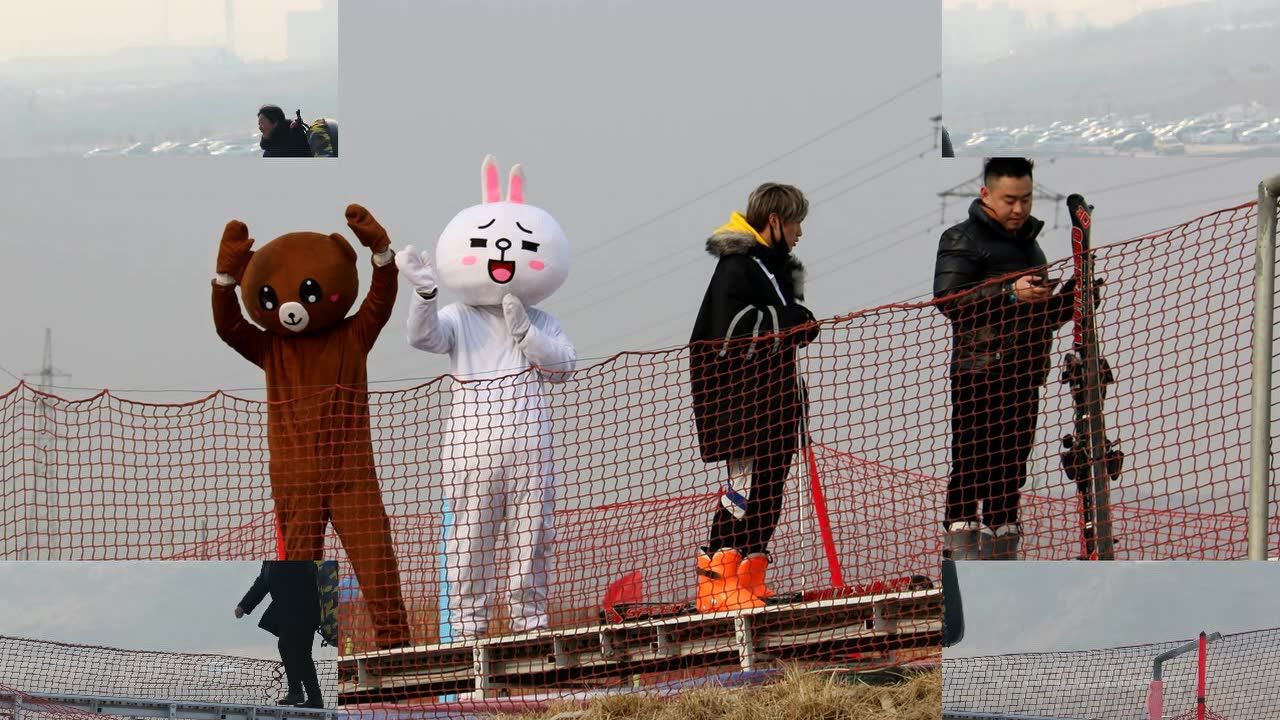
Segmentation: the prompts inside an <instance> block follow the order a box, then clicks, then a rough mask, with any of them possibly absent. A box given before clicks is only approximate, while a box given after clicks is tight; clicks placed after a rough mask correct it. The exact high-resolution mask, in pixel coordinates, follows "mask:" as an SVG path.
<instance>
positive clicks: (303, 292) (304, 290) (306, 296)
mask: <svg viewBox="0 0 1280 720" xmlns="http://www.w3.org/2000/svg"><path fill="white" fill-rule="evenodd" d="M298 296H299V297H301V298H302V302H304V303H307V304H308V305H313V304H315V303H318V302H320V298H321V296H322V293H321V292H320V283H318V282H316V281H315V280H312V279H311V278H307V279H306V280H303V281H302V285H301V286H300V287H299V288H298Z"/></svg>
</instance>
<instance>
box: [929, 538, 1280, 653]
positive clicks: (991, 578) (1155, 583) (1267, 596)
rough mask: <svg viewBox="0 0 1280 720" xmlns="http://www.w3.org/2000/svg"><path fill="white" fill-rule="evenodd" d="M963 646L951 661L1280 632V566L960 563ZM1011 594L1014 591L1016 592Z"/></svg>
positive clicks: (953, 649)
mask: <svg viewBox="0 0 1280 720" xmlns="http://www.w3.org/2000/svg"><path fill="white" fill-rule="evenodd" d="M957 567H958V575H959V577H960V587H961V597H962V598H963V601H964V621H965V633H964V640H963V641H961V642H960V643H959V644H957V645H955V646H953V647H950V648H946V650H945V651H944V654H945V656H946V657H948V658H950V657H967V656H971V655H996V654H1006V653H1020V652H1056V651H1062V650H1085V649H1090V648H1107V647H1117V646H1121V645H1140V644H1147V643H1159V642H1167V641H1171V640H1185V639H1188V638H1193V637H1195V636H1196V635H1197V634H1198V633H1199V632H1200V631H1201V630H1204V631H1206V632H1221V633H1223V634H1227V633H1234V632H1244V631H1248V630H1262V629H1266V628H1274V627H1280V609H1278V608H1277V605H1276V597H1277V595H1280V563H1274V562H1181V561H1179V562H1120V563H1108V562H1021V563H1000V562H977V563H974V562H966V563H958V565H957ZM1010 588H1016V589H1017V590H1016V592H1015V591H1010Z"/></svg>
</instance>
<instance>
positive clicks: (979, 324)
mask: <svg viewBox="0 0 1280 720" xmlns="http://www.w3.org/2000/svg"><path fill="white" fill-rule="evenodd" d="M1031 171H1032V163H1031V161H1030V160H1027V159H1026V158H990V159H988V160H987V161H986V163H985V165H984V167H983V186H982V190H981V197H979V198H978V199H976V200H974V201H973V204H971V205H970V206H969V217H968V219H966V220H965V221H964V222H961V223H959V224H957V225H954V226H952V227H950V228H948V229H947V230H946V231H945V232H943V233H942V238H941V240H940V241H939V243H938V259H937V264H936V266H935V268H934V276H933V294H934V297H935V298H936V302H937V308H938V310H939V311H940V312H942V313H943V314H944V315H946V316H947V318H948V319H949V320H950V321H951V330H952V353H951V368H950V370H951V371H950V377H951V476H950V480H949V482H948V484H947V506H946V518H945V522H944V524H945V528H946V544H945V550H944V552H943V557H944V558H951V559H954V560H979V559H981V560H1016V559H1018V544H1019V536H1020V534H1021V530H1020V523H1019V521H1018V501H1019V494H1020V490H1021V487H1022V486H1023V485H1024V484H1025V483H1026V479H1027V459H1028V458H1029V457H1030V456H1031V446H1032V444H1033V443H1034V441H1035V433H1036V419H1037V416H1038V415H1039V413H1040V387H1041V386H1042V385H1044V383H1045V380H1046V379H1047V378H1048V376H1049V366H1050V362H1049V352H1050V350H1051V345H1052V342H1053V333H1054V332H1055V331H1056V330H1057V329H1058V328H1059V327H1061V326H1062V325H1063V324H1064V323H1065V322H1067V321H1068V320H1070V319H1071V314H1072V303H1073V301H1074V293H1075V281H1074V279H1072V280H1068V281H1067V282H1065V283H1062V285H1061V287H1060V288H1058V291H1057V292H1056V293H1055V292H1054V288H1055V287H1057V286H1058V283H1059V281H1060V278H1050V277H1049V276H1048V275H1047V273H1046V271H1045V266H1046V265H1047V262H1046V260H1045V255H1044V251H1043V250H1042V249H1041V248H1040V245H1039V243H1037V242H1036V236H1037V235H1039V234H1040V230H1041V229H1042V228H1043V227H1044V223H1043V222H1042V221H1040V220H1037V219H1036V218H1035V217H1033V216H1032V215H1031V197H1032V177H1031Z"/></svg>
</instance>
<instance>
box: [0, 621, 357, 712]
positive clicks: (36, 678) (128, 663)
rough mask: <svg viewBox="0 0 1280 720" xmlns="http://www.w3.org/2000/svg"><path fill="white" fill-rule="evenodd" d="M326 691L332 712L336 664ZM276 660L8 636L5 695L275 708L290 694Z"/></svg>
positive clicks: (325, 673)
mask: <svg viewBox="0 0 1280 720" xmlns="http://www.w3.org/2000/svg"><path fill="white" fill-rule="evenodd" d="M316 674H317V676H318V678H319V681H320V688H321V690H322V692H323V693H324V695H325V696H326V697H327V698H328V699H329V705H330V706H331V707H332V704H333V700H334V698H335V697H336V694H337V672H336V665H335V663H334V662H333V661H331V660H330V661H323V660H321V661H317V662H316ZM285 685H286V683H285V673H284V668H283V666H282V665H281V664H280V663H279V662H276V661H271V660H259V659H255V658H245V657H235V656H230V655H218V654H209V653H174V652H158V651H152V650H126V649H121V648H112V647H101V646H96V645H78V644H72V643H63V642H53V641H48V640H32V639H28V638H16V637H3V636H0V693H3V688H6V687H7V688H12V689H13V690H14V691H19V692H21V693H26V694H28V695H31V696H41V695H53V696H66V695H82V696H83V695H91V696H97V697H115V698H131V699H146V700H170V701H189V702H207V703H231V704H247V705H264V706H268V705H275V703H276V701H277V700H278V699H280V697H282V696H283V695H284V694H285V691H286V687H285Z"/></svg>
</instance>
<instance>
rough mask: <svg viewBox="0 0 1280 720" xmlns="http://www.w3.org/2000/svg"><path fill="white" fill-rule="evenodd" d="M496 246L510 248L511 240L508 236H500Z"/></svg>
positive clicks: (503, 248)
mask: <svg viewBox="0 0 1280 720" xmlns="http://www.w3.org/2000/svg"><path fill="white" fill-rule="evenodd" d="M494 246H496V247H497V248H498V249H499V250H510V249H511V241H510V240H508V239H506V238H498V241H497V242H495V243H494Z"/></svg>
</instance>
